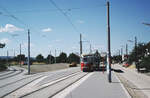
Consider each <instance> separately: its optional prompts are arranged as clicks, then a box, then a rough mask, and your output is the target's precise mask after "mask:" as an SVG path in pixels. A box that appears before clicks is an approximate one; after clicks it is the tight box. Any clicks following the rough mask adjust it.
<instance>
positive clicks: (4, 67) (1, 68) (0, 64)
mask: <svg viewBox="0 0 150 98" xmlns="http://www.w3.org/2000/svg"><path fill="white" fill-rule="evenodd" d="M6 69H7V66H6V64H4V63H1V62H0V71H3V70H6Z"/></svg>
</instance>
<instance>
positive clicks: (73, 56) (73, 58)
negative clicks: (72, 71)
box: [68, 53, 80, 63]
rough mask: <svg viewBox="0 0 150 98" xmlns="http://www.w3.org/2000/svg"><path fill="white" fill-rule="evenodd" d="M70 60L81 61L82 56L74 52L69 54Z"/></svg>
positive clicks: (70, 61)
mask: <svg viewBox="0 0 150 98" xmlns="http://www.w3.org/2000/svg"><path fill="white" fill-rule="evenodd" d="M68 62H69V63H72V62H76V63H80V57H79V56H78V55H76V54H74V53H71V54H70V55H69V56H68Z"/></svg>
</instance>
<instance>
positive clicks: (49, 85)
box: [19, 72, 88, 98]
mask: <svg viewBox="0 0 150 98" xmlns="http://www.w3.org/2000/svg"><path fill="white" fill-rule="evenodd" d="M87 74H88V73H83V72H76V73H74V74H71V75H69V76H66V77H62V78H58V79H57V80H55V81H52V82H50V83H47V84H44V85H41V87H40V88H38V89H36V90H34V91H32V92H30V93H27V94H24V95H22V96H20V97H19V98H24V97H27V98H31V97H30V96H32V94H34V95H36V94H38V93H40V92H42V91H43V90H44V89H51V88H53V87H54V86H56V88H57V85H58V84H59V83H62V82H67V81H69V79H70V80H71V81H72V82H70V81H69V82H70V83H67V85H66V84H65V86H64V87H61V88H59V90H58V89H56V90H54V91H56V92H49V93H51V94H50V95H49V96H48V97H49V98H51V97H53V96H55V95H56V94H58V93H59V92H61V91H62V90H64V89H65V88H67V87H69V86H71V85H72V84H74V83H75V82H77V81H79V80H80V79H81V78H83V77H84V76H86V75H87ZM54 88H55V87H54ZM45 91H47V90H45Z"/></svg>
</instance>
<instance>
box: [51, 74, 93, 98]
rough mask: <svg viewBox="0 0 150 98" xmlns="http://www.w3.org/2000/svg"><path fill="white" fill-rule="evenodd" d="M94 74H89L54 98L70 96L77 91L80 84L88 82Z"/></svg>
mask: <svg viewBox="0 0 150 98" xmlns="http://www.w3.org/2000/svg"><path fill="white" fill-rule="evenodd" d="M93 74H94V73H89V74H88V75H87V76H85V77H83V78H82V79H80V80H79V81H77V82H76V83H74V84H73V85H71V86H69V87H67V88H66V89H65V90H63V91H62V92H60V93H58V94H57V95H55V96H54V97H53V98H65V97H66V96H67V95H68V94H70V93H71V92H72V91H73V90H74V89H76V88H77V87H78V86H79V85H80V84H82V83H83V82H84V81H85V80H87V79H88V78H89V77H90V76H91V75H93Z"/></svg>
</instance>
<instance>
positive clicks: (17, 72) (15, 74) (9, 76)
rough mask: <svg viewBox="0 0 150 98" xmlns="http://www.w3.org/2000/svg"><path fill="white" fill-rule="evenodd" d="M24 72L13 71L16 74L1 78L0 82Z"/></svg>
mask: <svg viewBox="0 0 150 98" xmlns="http://www.w3.org/2000/svg"><path fill="white" fill-rule="evenodd" d="M23 71H24V70H23V69H20V70H18V71H15V72H16V73H15V74H10V75H8V76H4V77H1V78H0V80H3V79H6V78H10V77H13V76H16V75H18V74H21V73H22V72H23Z"/></svg>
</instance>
